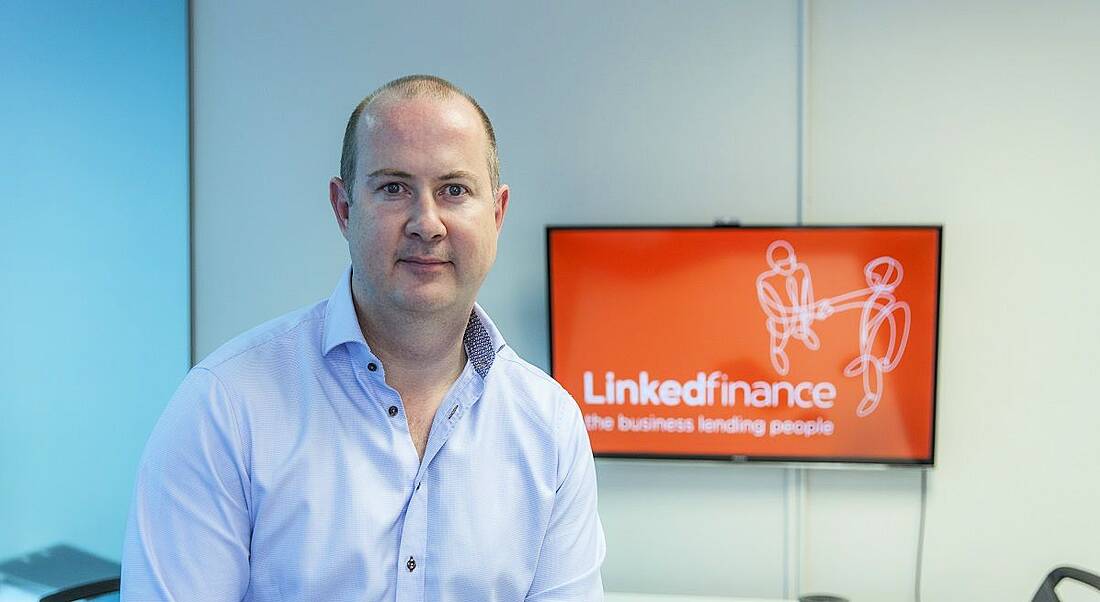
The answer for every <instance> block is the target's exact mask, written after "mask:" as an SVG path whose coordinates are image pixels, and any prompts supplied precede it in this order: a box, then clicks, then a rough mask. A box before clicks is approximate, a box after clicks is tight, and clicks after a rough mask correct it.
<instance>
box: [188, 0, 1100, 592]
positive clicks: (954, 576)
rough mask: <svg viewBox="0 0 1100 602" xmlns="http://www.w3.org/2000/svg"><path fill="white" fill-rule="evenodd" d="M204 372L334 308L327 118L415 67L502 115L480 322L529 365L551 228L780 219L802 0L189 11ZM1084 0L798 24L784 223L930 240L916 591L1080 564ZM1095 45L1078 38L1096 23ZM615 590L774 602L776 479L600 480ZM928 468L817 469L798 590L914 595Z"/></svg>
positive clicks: (1088, 418) (726, 469)
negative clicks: (932, 303) (941, 227)
mask: <svg viewBox="0 0 1100 602" xmlns="http://www.w3.org/2000/svg"><path fill="white" fill-rule="evenodd" d="M193 6H194V36H195V37H194V44H195V48H194V52H195V56H194V65H195V102H194V110H195V139H194V144H195V156H196V161H195V166H194V177H195V189H194V190H195V241H194V242H195V249H196V255H195V269H196V280H195V294H196V298H195V302H196V321H195V328H196V351H197V353H198V355H199V356H202V355H204V354H205V353H208V352H209V351H210V350H212V349H213V348H214V347H216V346H217V345H218V344H219V343H221V342H222V341H224V340H226V339H227V338H229V337H231V336H232V335H234V334H236V333H237V332H239V331H241V330H244V329H245V328H247V327H249V326H252V325H254V324H256V323H258V322H260V321H262V320H264V319H266V318H269V317H272V316H274V315H277V314H279V313H281V312H284V311H287V310H289V309H291V308H293V307H296V306H299V305H302V304H305V303H308V302H311V301H313V300H315V299H317V298H319V297H322V296H325V295H327V294H328V292H329V291H330V290H331V287H332V285H333V283H334V281H335V278H336V276H337V275H338V274H339V272H340V270H341V268H342V267H343V265H344V263H345V261H346V248H345V247H344V246H343V244H342V243H343V240H342V238H341V237H340V236H339V234H338V232H337V231H336V228H335V226H334V225H333V224H332V220H331V217H330V216H329V209H328V201H327V198H326V182H327V179H328V178H329V177H330V176H331V175H333V174H334V173H335V171H336V168H337V161H338V157H339V145H340V141H341V136H342V133H343V127H344V123H345V120H346V118H347V114H348V112H349V111H350V110H351V108H352V107H353V106H354V104H355V103H356V102H357V101H358V100H359V98H360V97H361V96H363V95H364V94H365V93H367V92H369V91H370V89H371V88H373V87H375V86H376V85H378V84H380V83H382V82H384V81H386V80H388V79H391V78H393V77H396V76H399V75H403V74H406V73H410V72H429V73H437V74H440V75H443V76H444V77H448V78H450V79H452V80H454V81H455V82H456V83H458V84H460V85H462V86H464V87H466V88H468V89H469V90H470V91H471V92H472V93H474V94H475V95H476V96H477V97H478V98H479V100H480V101H481V102H482V104H483V105H484V106H485V108H486V110H487V111H488V112H489V114H490V116H492V117H493V119H494V123H495V126H496V129H497V131H498V135H499V138H500V146H501V153H502V158H503V162H504V168H503V172H504V179H505V181H507V182H508V183H510V184H511V185H512V188H513V197H512V198H513V200H512V205H511V209H510V212H509V215H508V219H507V223H506V225H505V229H504V234H503V238H502V241H501V254H500V258H499V260H498V263H497V266H496V268H495V269H494V272H493V274H492V275H491V276H490V278H489V279H488V281H487V282H486V285H485V288H484V289H483V291H482V295H481V301H482V303H483V304H484V305H485V306H486V307H487V309H488V310H489V311H490V312H491V313H492V314H493V315H494V317H495V318H496V320H497V322H498V324H499V325H500V326H501V328H502V330H503V331H504V334H505V336H506V337H508V339H509V341H510V342H511V344H512V345H513V346H514V347H515V348H516V349H517V350H518V351H519V352H520V353H521V354H524V355H525V356H527V357H528V358H529V359H531V360H532V361H534V362H535V363H538V364H541V365H543V366H546V364H547V349H546V336H547V335H546V326H545V323H546V321H545V315H546V307H545V303H546V301H545V289H544V286H545V284H544V278H545V276H544V267H543V266H544V263H543V262H544V254H543V230H542V229H543V226H544V225H545V224H547V223H555V224H563V223H659V222H675V223H706V222H709V221H710V220H712V219H713V218H714V217H716V216H720V215H732V216H736V217H740V218H741V219H742V220H743V221H746V222H786V223H789V222H792V221H793V220H794V218H795V212H796V202H795V199H796V175H797V162H796V159H797V156H798V148H797V144H796V139H797V137H796V134H797V130H796V127H797V119H796V118H797V114H798V111H797V104H796V101H797V97H798V91H797V87H796V83H797V81H798V73H797V53H798V45H797V42H798V36H797V5H796V4H795V3H794V2H784V3H773V2H764V1H761V2H718V1H715V2H692V3H688V4H682V3H664V2H655V1H651V2H644V3H639V2H626V1H616V2H606V3H580V2H573V3H555V4H554V5H553V8H547V7H535V6H534V5H529V4H526V3H524V4H522V5H520V6H517V5H514V4H513V3H509V2H504V1H499V2H490V3H481V4H478V5H476V6H473V7H458V6H456V5H454V4H452V3H444V2H431V3H426V4H415V5H412V6H405V7H390V6H381V5H377V4H362V3H351V2H348V3H338V2H334V1H330V2H326V3H320V4H318V3H312V4H309V5H305V4H301V3H291V2H276V3H260V2H258V1H255V0H250V1H247V2H237V3H220V2H212V1H209V0H197V1H195V2H194V5H193ZM1098 10H1100V5H1097V4H1069V3H1047V4H1044V5H1042V6H1032V5H1025V4H1021V5H1017V4H1003V3H999V2H992V1H990V2H969V3H966V4H965V5H960V4H958V3H941V4H929V3H913V4H908V3H877V2H870V1H868V2H811V3H810V20H809V25H810V34H811V44H810V46H809V59H810V61H809V79H808V81H809V122H808V126H809V127H808V130H807V134H808V142H809V146H808V150H809V153H808V158H809V163H808V168H809V170H808V175H809V178H808V181H807V183H806V184H807V197H808V198H807V201H808V202H807V205H806V207H805V209H806V217H807V220H808V221H810V222H813V223H852V222H858V223H867V222H921V223H924V222H942V223H944V224H945V231H944V232H945V249H944V250H945V273H944V282H943V283H944V297H943V301H944V306H943V312H942V320H943V324H942V331H941V332H942V339H941V351H940V360H941V367H940V388H939V402H940V403H939V412H940V416H939V425H938V431H937V435H938V445H937V454H938V458H937V460H938V466H937V467H936V468H935V469H934V470H933V471H932V472H931V473H930V477H929V505H928V531H927V549H926V553H925V557H924V558H925V579H924V592H925V595H924V599H925V600H935V601H937V602H938V601H941V600H946V601H950V600H1003V599H1028V598H1029V597H1030V595H1031V594H1032V593H1033V590H1034V589H1035V587H1036V586H1037V584H1038V583H1039V580H1040V578H1041V576H1042V574H1043V573H1044V572H1045V571H1046V570H1047V569H1049V568H1050V567H1052V566H1054V565H1055V564H1058V563H1063V562H1072V563H1077V564H1081V565H1085V566H1091V567H1092V568H1095V569H1100V545H1097V544H1096V542H1097V541H1100V528H1098V526H1097V524H1096V522H1097V521H1095V520H1093V517H1094V516H1095V510H1094V509H1095V508H1096V507H1098V506H1100V487H1097V486H1095V485H1093V482H1092V479H1091V474H1089V472H1090V471H1089V470H1088V469H1089V468H1090V467H1092V466H1094V465H1095V463H1096V460H1098V459H1100V443H1097V440H1098V439H1097V438H1096V437H1095V436H1093V435H1092V434H1091V432H1090V429H1091V425H1092V424H1096V422H1097V418H1098V417H1100V409H1097V408H1096V407H1095V406H1093V405H1092V404H1091V402H1090V395H1091V393H1092V389H1091V387H1089V386H1088V385H1089V383H1088V382H1087V381H1086V377H1087V376H1088V375H1089V373H1090V372H1091V370H1090V368H1092V367H1093V366H1094V365H1095V363H1096V362H1095V359H1093V358H1094V357H1095V354H1094V353H1092V352H1091V347H1090V345H1091V342H1092V341H1093V340H1095V339H1096V338H1097V335H1098V334H1100V332H1098V326H1100V317H1097V315H1096V312H1095V310H1093V311H1090V310H1092V309H1093V308H1092V306H1093V305H1095V304H1094V303H1092V299H1093V296H1094V295H1095V294H1096V293H1097V292H1100V283H1098V278H1097V276H1096V271H1095V270H1093V269H1090V267H1091V266H1090V265H1089V264H1088V261H1089V259H1090V253H1089V250H1090V244H1089V242H1090V237H1089V234H1090V233H1089V231H1088V229H1089V228H1090V227H1091V226H1092V224H1094V223H1096V218H1097V217H1098V216H1097V209H1096V207H1097V201H1100V198H1098V197H1100V175H1098V174H1100V152H1098V151H1100V149H1098V147H1097V142H1096V140H1098V139H1100V138H1098V136H1097V134H1100V115H1098V114H1097V112H1096V111H1095V109H1094V105H1095V104H1096V100H1097V99H1098V98H1100V94H1098V92H1100V82H1098V76H1097V73H1098V72H1097V70H1096V68H1095V65H1096V64H1100V48H1098V46H1097V39H1098V36H1097V35H1096V33H1095V27H1094V26H1095V24H1096V23H1097V22H1100V20H1098V19H1097V17H1100V15H1098V14H1097V11H1098ZM1090 28H1091V30H1090ZM598 471H599V479H600V488H601V489H600V492H601V504H600V508H601V514H602V517H603V519H604V522H605V527H606V530H607V535H608V544H609V555H608V559H607V563H606V565H605V570H604V578H605V584H606V585H607V587H608V588H609V589H620V590H635V591H653V592H674V591H676V592H685V593H711V594H726V595H742V596H779V595H780V594H781V593H782V592H783V585H784V546H785V545H786V544H787V540H786V539H785V537H784V524H785V523H784V519H785V518H786V516H787V515H786V513H785V510H784V501H785V496H786V494H787V493H788V492H789V490H788V488H787V487H786V486H785V477H786V474H785V472H784V471H783V470H780V469H775V468H749V467H735V466H725V465H696V464H672V465H669V464H655V463H647V462H629V461H600V462H599V463H598ZM918 511H919V473H917V472H915V471H911V470H893V471H879V472H863V471H820V472H813V473H811V475H810V477H809V485H808V501H807V504H806V514H805V517H804V522H805V529H804V534H803V535H804V538H803V539H804V542H805V545H804V550H803V554H802V585H803V588H802V589H803V591H811V590H813V591H821V590H830V591H836V592H841V593H844V594H847V595H848V596H850V597H851V598H852V599H853V600H857V601H860V600H862V601H867V602H880V601H881V602H890V601H895V600H896V601H902V600H910V599H912V590H913V575H914V569H915V552H916V545H917V520H918V515H919V512H918Z"/></svg>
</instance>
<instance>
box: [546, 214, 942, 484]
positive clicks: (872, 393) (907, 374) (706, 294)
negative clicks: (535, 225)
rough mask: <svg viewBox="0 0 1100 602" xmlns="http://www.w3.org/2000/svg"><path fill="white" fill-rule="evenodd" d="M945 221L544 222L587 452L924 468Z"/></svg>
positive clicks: (559, 330)
mask: <svg viewBox="0 0 1100 602" xmlns="http://www.w3.org/2000/svg"><path fill="white" fill-rule="evenodd" d="M941 233H942V232H941V228H940V227H939V226H921V227H916V226H914V227H909V226H905V227H895V226H887V227H884V226H875V227H785V228H778V227H729V228H723V227H716V228H710V227H591V228H580V227H577V228H571V227H550V228H548V229H547V255H548V261H549V279H550V282H549V293H550V344H551V353H550V356H551V371H552V373H553V375H554V378H556V379H557V380H558V382H560V383H561V384H562V386H564V387H565V388H566V390H568V391H569V392H570V393H571V394H572V395H573V397H574V398H575V399H576V400H577V403H578V404H579V405H580V407H581V413H582V414H583V416H584V422H585V425H586V426H587V428H588V434H589V437H590V438H591V440H592V448H593V451H594V452H595V454H596V455H597V456H605V457H606V456H629V457H657V458H713V459H731V460H765V461H767V460H771V461H789V462H815V461H821V462H869V463H886V464H924V465H931V464H932V463H933V441H934V424H935V396H936V335H937V328H938V317H939V316H938V311H939V283H940V248H941V247H940V239H941Z"/></svg>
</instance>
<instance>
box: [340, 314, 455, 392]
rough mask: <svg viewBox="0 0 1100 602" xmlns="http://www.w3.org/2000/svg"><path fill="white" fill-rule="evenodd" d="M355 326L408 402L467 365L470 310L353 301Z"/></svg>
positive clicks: (450, 380)
mask: <svg viewBox="0 0 1100 602" xmlns="http://www.w3.org/2000/svg"><path fill="white" fill-rule="evenodd" d="M355 308H356V311H355V313H356V315H357V316H358V319H359V327H360V328H361V329H362V331H363V338H364V339H365V340H366V341H367V344H368V345H369V346H370V348H371V351H373V352H374V354H375V355H376V356H378V359H380V360H381V361H382V365H383V366H385V369H386V382H387V383H388V384H389V385H390V386H391V387H393V388H394V389H397V392H398V393H400V394H401V396H402V399H403V400H404V401H405V402H406V403H410V402H412V403H416V402H418V401H421V400H425V397H428V398H431V397H435V395H433V392H437V391H439V390H445V389H447V388H449V387H450V385H451V384H452V383H453V382H454V381H455V379H457V378H458V375H459V374H461V372H462V369H463V367H464V366H465V365H466V349H465V347H464V346H463V344H462V343H463V340H462V339H463V335H464V334H465V332H466V325H467V323H468V322H469V320H470V311H472V307H471V308H470V309H464V308H459V309H457V310H450V311H440V312H433V313H426V314H425V313H417V314H409V313H405V312H392V311H391V312H387V311H386V310H385V309H382V308H372V307H368V306H363V305H360V304H359V302H358V300H356V303H355ZM436 401H438V400H436Z"/></svg>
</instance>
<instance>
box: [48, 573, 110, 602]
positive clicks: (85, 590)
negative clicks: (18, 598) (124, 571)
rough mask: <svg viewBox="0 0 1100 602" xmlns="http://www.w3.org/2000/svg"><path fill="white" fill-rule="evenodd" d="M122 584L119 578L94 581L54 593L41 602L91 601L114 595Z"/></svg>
mask: <svg viewBox="0 0 1100 602" xmlns="http://www.w3.org/2000/svg"><path fill="white" fill-rule="evenodd" d="M120 585H121V583H120V582H119V579H118V578H114V579H104V580H102V581H93V582H91V583H84V584H81V585H77V586H74V587H69V588H65V589H63V590H61V591H59V592H54V593H52V594H50V595H48V596H46V597H44V598H42V600H41V601H40V602H76V601H77V600H91V599H92V598H97V597H99V596H103V595H106V594H113V593H115V592H117V591H118V590H119V586H120Z"/></svg>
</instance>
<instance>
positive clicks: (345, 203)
mask: <svg viewBox="0 0 1100 602" xmlns="http://www.w3.org/2000/svg"><path fill="white" fill-rule="evenodd" d="M328 200H329V202H330V203H332V213H333V214H334V215H335V216H336V225H337V226H339V227H340V233H341V234H343V235H344V239H345V240H347V238H348V212H349V211H350V210H351V196H350V195H349V194H348V190H347V188H346V187H345V186H344V181H343V180H341V179H340V177H339V176H337V177H334V178H332V179H331V180H329V182H328Z"/></svg>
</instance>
